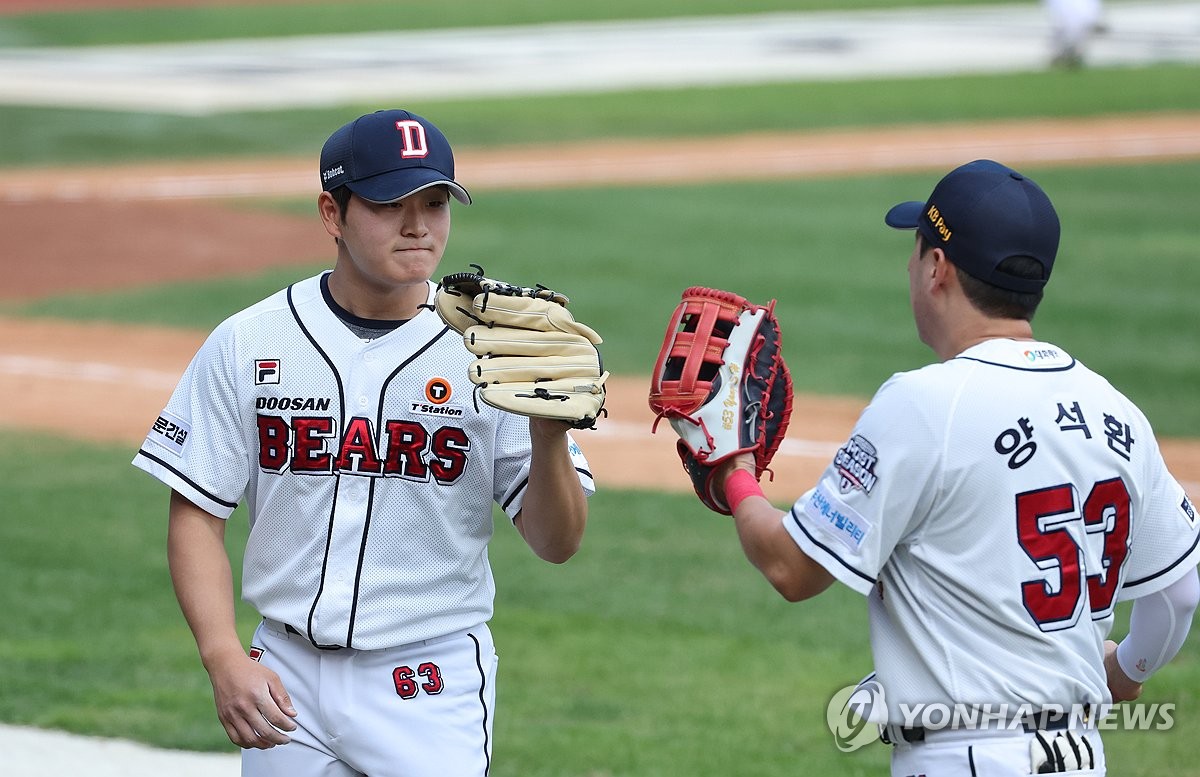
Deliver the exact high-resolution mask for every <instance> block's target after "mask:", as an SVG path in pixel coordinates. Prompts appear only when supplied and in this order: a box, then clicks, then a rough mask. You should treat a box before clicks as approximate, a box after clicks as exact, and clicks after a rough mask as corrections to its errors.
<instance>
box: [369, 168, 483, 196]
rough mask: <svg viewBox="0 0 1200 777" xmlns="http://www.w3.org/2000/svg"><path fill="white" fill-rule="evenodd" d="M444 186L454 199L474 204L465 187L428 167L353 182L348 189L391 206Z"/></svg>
mask: <svg viewBox="0 0 1200 777" xmlns="http://www.w3.org/2000/svg"><path fill="white" fill-rule="evenodd" d="M439 184H440V185H444V186H446V187H447V188H449V189H450V193H451V194H453V195H454V199H456V200H458V201H459V202H461V203H462V204H463V205H470V204H471V195H470V194H469V193H468V192H467V190H466V189H464V188H463V187H462V185H461V184H459V183H457V182H455V181H452V180H450V179H449V178H447V177H446V176H444V175H443V174H442V173H440V172H438V171H437V170H434V169H432V168H428V167H410V168H407V169H404V170H392V171H391V172H387V173H383V174H382V175H376V176H372V177H370V178H364V179H363V180H361V181H350V182H348V183H347V184H346V186H347V187H348V188H349V189H350V191H352V192H354V193H355V194H357V195H358V196H359V197H362V198H363V199H364V200H367V201H369V202H377V203H388V202H398V201H400V200H402V199H404V198H405V197H408V196H410V195H413V194H416V193H417V192H419V191H421V190H422V189H428V188H429V187H431V186H438V185H439Z"/></svg>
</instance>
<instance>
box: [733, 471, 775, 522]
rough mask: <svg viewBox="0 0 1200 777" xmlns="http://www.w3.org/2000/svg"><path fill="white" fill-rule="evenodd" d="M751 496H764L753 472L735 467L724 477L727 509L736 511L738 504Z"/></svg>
mask: <svg viewBox="0 0 1200 777" xmlns="http://www.w3.org/2000/svg"><path fill="white" fill-rule="evenodd" d="M752 496H760V497H763V498H764V499H765V498H766V495H765V494H764V493H763V490H762V486H761V485H759V483H758V479H757V478H755V477H754V474H753V473H751V472H750V471H749V470H745V469H742V468H741V467H735V468H734V470H733V472H731V473H730V474H729V477H727V478H726V479H725V503H726V504H727V505H729V511H730V512H733V513H736V512H737V509H738V505H740V504H741V503H742V502H744V501H746V500H747V499H749V498H750V497H752Z"/></svg>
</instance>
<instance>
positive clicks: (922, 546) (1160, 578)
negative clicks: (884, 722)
mask: <svg viewBox="0 0 1200 777" xmlns="http://www.w3.org/2000/svg"><path fill="white" fill-rule="evenodd" d="M783 520H784V523H785V525H786V527H787V529H788V531H789V532H790V533H791V535H792V537H793V539H794V540H795V541H796V542H797V544H798V545H799V546H800V547H801V548H802V549H803V550H804V551H805V552H806V553H807V554H808V555H810V556H811V557H813V558H814V559H816V560H817V561H818V562H820V563H821V564H822V565H823V566H824V567H825V568H826V569H828V570H829V571H830V573H832V574H833V575H834V576H835V577H837V578H838V579H839V580H841V581H842V582H844V583H846V584H847V585H849V586H850V587H852V588H854V589H855V590H857V591H859V592H860V593H863V594H865V595H867V596H868V601H869V611H870V623H871V641H872V647H873V653H874V660H875V668H876V672H877V679H878V680H879V682H880V683H881V684H882V686H883V688H884V691H885V698H886V701H887V703H888V709H889V717H890V722H892V723H900V722H903V720H902V710H901V707H900V705H902V704H903V705H907V709H908V710H912V709H913V708H914V706H915V705H917V704H925V705H928V704H931V703H939V704H954V703H959V704H968V705H1001V704H1004V705H1018V706H1019V705H1022V704H1028V705H1030V706H1031V707H1034V708H1037V707H1045V706H1048V705H1055V704H1057V705H1064V706H1065V705H1071V704H1083V703H1092V704H1097V703H1104V702H1107V701H1108V700H1109V699H1108V691H1107V686H1106V682H1105V678H1104V675H1103V672H1102V670H1101V657H1102V642H1103V639H1104V637H1105V636H1106V635H1107V634H1108V632H1109V630H1110V628H1111V626H1112V620H1113V618H1112V612H1113V605H1114V603H1115V602H1116V601H1119V600H1122V599H1127V598H1133V597H1136V596H1141V595H1144V594H1146V593H1150V592H1153V591H1155V590H1157V589H1160V588H1162V587H1165V586H1166V585H1168V584H1169V583H1171V582H1173V581H1174V580H1176V579H1178V578H1179V577H1180V576H1181V575H1183V574H1184V573H1185V572H1187V571H1188V570H1189V569H1191V568H1194V567H1195V566H1196V563H1197V561H1198V560H1200V548H1198V545H1197V540H1198V537H1200V534H1198V529H1197V522H1196V518H1195V510H1194V509H1193V508H1192V506H1191V504H1190V503H1189V502H1188V499H1187V496H1186V495H1185V493H1184V490H1183V488H1182V487H1181V486H1180V485H1179V483H1178V482H1176V480H1175V479H1174V478H1173V477H1172V476H1171V475H1170V473H1169V472H1168V471H1167V469H1166V465H1165V464H1164V462H1163V459H1162V456H1161V453H1160V452H1159V448H1158V443H1157V442H1156V440H1155V438H1154V434H1153V432H1152V430H1151V428H1150V425H1149V423H1148V422H1147V420H1146V419H1145V417H1144V416H1143V414H1142V413H1141V412H1140V411H1139V410H1138V409H1137V408H1136V407H1135V406H1134V405H1133V404H1132V403H1131V402H1130V401H1129V400H1128V399H1126V398H1125V397H1124V396H1122V395H1121V394H1120V393H1119V392H1118V391H1117V390H1116V389H1115V388H1113V387H1112V386H1111V385H1110V384H1109V383H1108V382H1107V381H1106V380H1105V379H1104V378H1102V377H1100V376H1099V375H1097V374H1095V373H1094V372H1092V371H1090V370H1088V369H1087V368H1086V367H1085V366H1083V365H1082V364H1081V363H1079V362H1077V361H1075V360H1074V359H1073V358H1072V357H1071V356H1070V355H1068V354H1067V353H1065V352H1064V351H1063V350H1062V349H1060V348H1058V347H1056V346H1054V345H1050V344H1048V343H1034V342H1027V341H1015V340H991V341H987V342H984V343H982V344H980V345H977V346H974V347H972V348H970V349H968V350H967V351H965V352H964V353H962V354H960V355H959V356H958V357H956V358H954V359H950V360H948V361H946V362H945V363H942V364H936V365H931V366H928V367H925V368H923V369H920V370H916V371H913V372H908V373H901V374H898V375H895V376H893V377H892V378H891V379H890V380H889V381H888V382H887V383H885V384H884V386H883V387H881V388H880V390H879V391H878V392H877V394H876V395H875V397H874V398H873V399H872V401H871V404H870V405H869V406H868V407H867V409H866V410H864V412H863V414H862V416H861V417H860V418H859V420H858V422H857V425H856V427H855V429H854V431H853V434H852V436H851V438H850V440H848V441H847V442H846V444H845V445H844V446H843V447H842V448H841V449H840V450H839V452H838V453H837V455H836V456H835V458H834V460H833V462H831V464H830V465H829V466H828V468H827V469H826V470H825V472H824V474H823V475H822V477H821V479H820V481H819V482H818V484H817V486H816V487H815V488H813V489H812V490H810V491H809V492H807V493H806V494H804V495H803V496H802V497H801V498H800V499H799V500H798V501H797V502H796V504H795V505H794V506H793V508H792V510H791V512H790V514H788V515H786V516H784V519H783Z"/></svg>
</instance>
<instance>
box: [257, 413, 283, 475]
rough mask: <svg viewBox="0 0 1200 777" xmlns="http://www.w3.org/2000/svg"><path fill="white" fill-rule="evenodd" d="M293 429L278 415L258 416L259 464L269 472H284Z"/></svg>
mask: <svg viewBox="0 0 1200 777" xmlns="http://www.w3.org/2000/svg"><path fill="white" fill-rule="evenodd" d="M290 433H291V430H290V429H289V428H288V425H287V421H284V420H283V419H282V418H280V417H279V416H277V415H259V416H258V466H260V467H262V468H263V469H264V470H266V471H267V472H283V470H284V468H285V467H286V466H287V463H288V442H290V440H289V437H290Z"/></svg>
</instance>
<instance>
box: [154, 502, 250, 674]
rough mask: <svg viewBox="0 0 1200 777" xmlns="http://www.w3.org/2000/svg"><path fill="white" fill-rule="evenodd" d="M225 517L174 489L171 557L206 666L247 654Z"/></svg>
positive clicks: (182, 603) (177, 590)
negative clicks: (237, 615)
mask: <svg viewBox="0 0 1200 777" xmlns="http://www.w3.org/2000/svg"><path fill="white" fill-rule="evenodd" d="M224 530H225V522H224V521H223V520H221V519H220V518H217V517H216V516H212V515H209V514H208V513H206V512H204V511H203V510H201V509H200V508H198V507H196V506H195V505H193V504H192V503H191V502H188V501H187V500H186V499H184V498H183V497H181V496H179V495H178V494H176V493H172V495H171V517H170V526H169V528H168V531H167V560H168V563H169V565H170V571H171V582H172V584H173V585H174V587H175V597H176V599H177V600H178V601H179V608H180V610H181V611H182V612H183V617H184V619H185V620H186V621H187V623H188V627H189V628H190V629H191V630H192V635H193V636H194V637H195V639H196V647H197V648H198V650H199V652H200V659H201V661H202V662H203V663H204V665H205V667H208V668H209V671H212V665H213V663H215V662H217V661H219V660H220V659H221V658H222V657H226V656H229V655H233V654H238V655H244V652H243V650H242V646H241V643H240V641H239V639H238V635H237V625H236V619H235V614H234V602H233V573H232V570H231V568H230V566H229V557H228V555H226V552H225V543H224Z"/></svg>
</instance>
